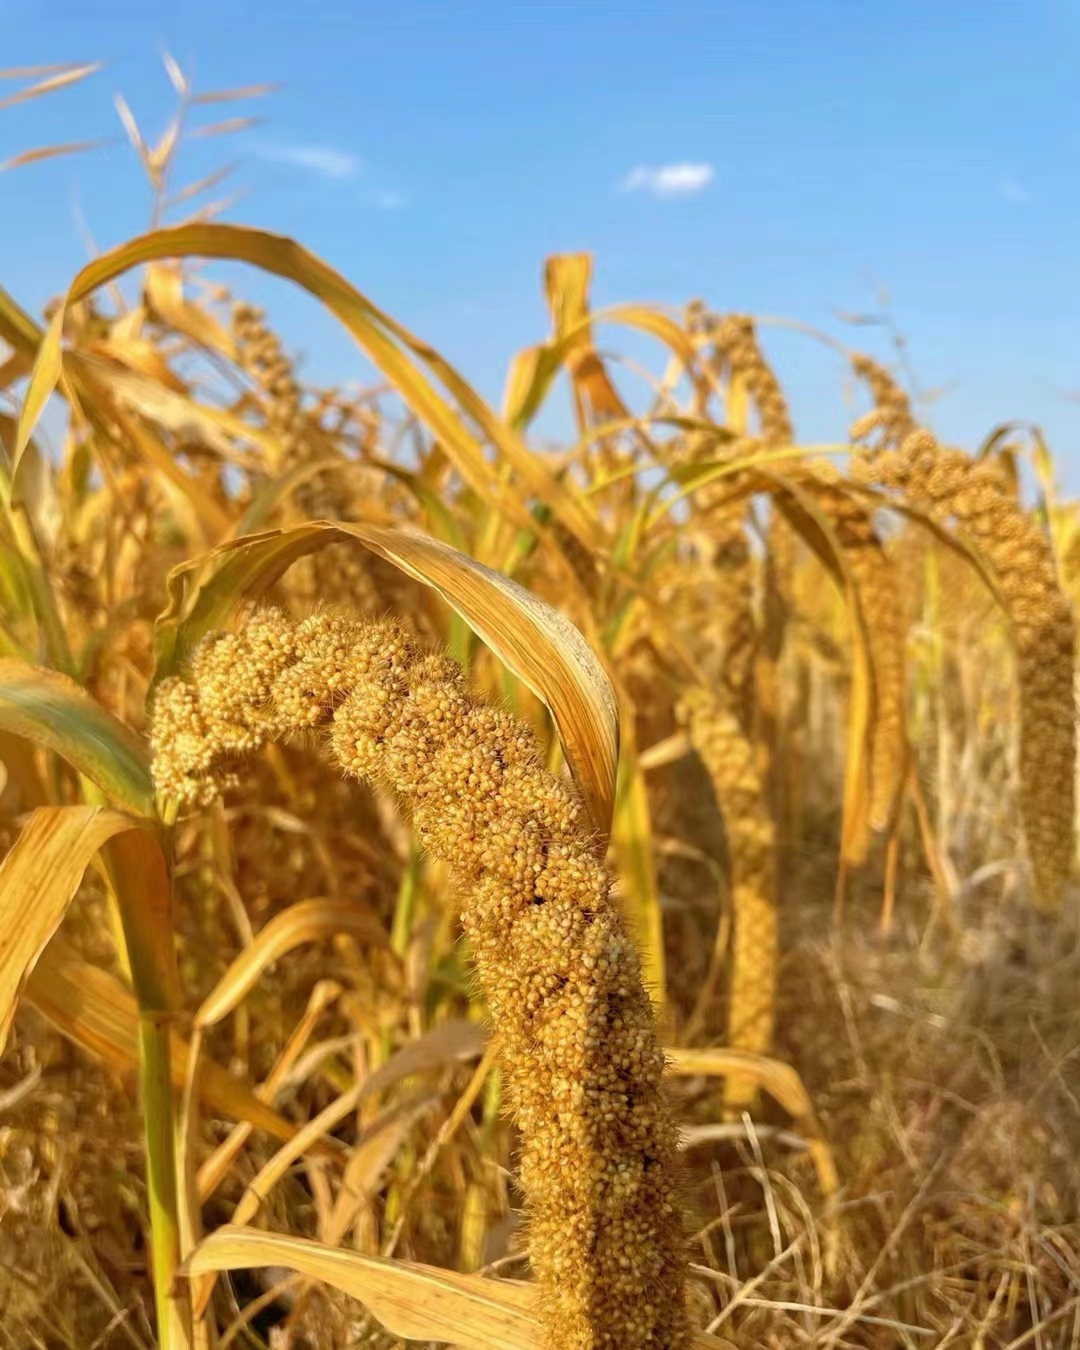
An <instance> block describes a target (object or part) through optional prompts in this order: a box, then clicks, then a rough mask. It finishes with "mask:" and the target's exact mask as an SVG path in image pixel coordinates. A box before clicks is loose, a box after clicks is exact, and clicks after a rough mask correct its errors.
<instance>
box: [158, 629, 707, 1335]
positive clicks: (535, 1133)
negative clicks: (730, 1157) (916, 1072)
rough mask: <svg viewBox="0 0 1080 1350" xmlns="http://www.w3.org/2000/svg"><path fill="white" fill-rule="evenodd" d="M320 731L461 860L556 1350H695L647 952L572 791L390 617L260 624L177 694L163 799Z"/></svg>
mask: <svg viewBox="0 0 1080 1350" xmlns="http://www.w3.org/2000/svg"><path fill="white" fill-rule="evenodd" d="M305 729H313V730H321V731H322V733H323V735H324V737H325V740H326V743H327V744H328V746H329V749H330V751H331V753H332V755H333V757H334V759H335V760H336V761H337V762H338V763H339V764H340V765H341V766H342V767H343V768H344V769H345V771H346V772H347V773H349V774H351V775H354V776H356V777H358V778H363V779H367V780H369V781H371V782H373V783H374V784H376V785H379V786H381V787H383V788H385V789H388V790H389V791H390V792H392V793H393V794H395V795H396V796H397V797H399V798H400V799H401V800H402V801H403V802H404V803H406V805H407V807H408V809H409V811H410V812H411V817H412V823H413V829H414V831H415V833H416V836H417V839H418V841H419V843H420V844H421V845H422V847H424V848H425V849H427V850H428V851H429V852H430V853H431V854H432V855H433V856H434V857H436V858H440V859H443V860H445V861H446V862H448V863H450V864H451V865H452V868H453V869H454V872H455V874H456V877H457V880H458V881H459V883H461V896H462V898H461V919H462V925H463V928H464V931H465V934H466V936H467V937H468V939H469V940H470V942H471V947H472V951H473V956H474V960H475V964H476V971H477V975H478V979H479V984H480V987H481V989H482V991H483V994H484V996H485V998H486V1000H487V1002H488V1005H489V1007H490V1009H491V1014H492V1020H493V1025H494V1030H495V1034H496V1035H497V1036H498V1038H499V1044H500V1048H501V1054H502V1058H503V1064H504V1066H505V1072H506V1076H507V1080H508V1088H509V1097H510V1102H511V1107H512V1111H513V1115H514V1119H515V1121H516V1123H517V1125H518V1127H519V1129H520V1133H521V1181H522V1186H523V1189H524V1191H525V1194H526V1198H527V1201H528V1207H529V1211H530V1230H529V1250H530V1255H531V1259H532V1263H533V1266H534V1269H535V1271H536V1274H537V1277H538V1280H539V1282H540V1285H541V1288H542V1291H543V1297H542V1302H541V1313H542V1317H543V1321H544V1326H545V1331H546V1335H547V1340H548V1344H549V1345H550V1346H551V1347H552V1348H553V1350H556V1347H557V1350H601V1347H609V1348H610V1350H615V1347H620V1348H621V1350H630V1348H631V1347H655V1350H661V1348H663V1350H679V1347H683V1346H685V1345H687V1344H688V1343H689V1329H688V1322H687V1314H686V1306H685V1291H684V1264H685V1255H684V1251H683V1241H684V1238H683V1229H682V1216H681V1212H680V1206H679V1203H678V1197H677V1188H676V1132H675V1126H674V1123H673V1121H672V1119H671V1117H670V1115H669V1114H668V1111H667V1108H666V1105H665V1102H664V1097H663V1090H662V1084H661V1079H662V1075H663V1068H664V1055H663V1050H662V1048H661V1046H660V1044H659V1042H658V1040H657V1036H656V1031H655V1027H654V1023H653V1013H652V1008H651V1004H650V1001H649V997H648V994H647V993H646V991H645V989H644V987H643V984H642V978H641V969H640V964H639V959H638V955H637V952H636V950H635V948H634V946H633V943H632V942H631V940H630V938H629V937H628V935H627V932H626V930H625V928H624V925H623V921H622V919H621V917H620V914H619V910H618V908H617V905H616V903H615V901H614V899H613V897H612V894H611V882H610V879H609V878H608V876H607V874H606V872H605V870H604V866H603V863H602V861H601V859H600V858H599V857H598V855H597V850H596V845H595V842H594V838H593V835H592V832H591V830H590V828H589V826H588V824H587V823H586V820H585V816H584V813H583V808H582V806H581V804H580V802H579V800H578V797H577V795H576V793H575V792H574V790H573V789H572V788H571V787H570V786H569V785H568V784H567V783H565V782H564V781H563V780H561V779H559V778H557V777H555V776H554V775H553V774H551V773H549V772H548V771H547V770H546V769H545V768H544V766H543V762H542V758H541V754H540V750H539V746H538V744H537V741H536V738H535V736H534V735H533V733H532V731H531V730H530V729H529V728H528V727H527V726H526V725H525V724H524V723H522V722H521V721H519V720H518V719H517V718H515V717H513V716H511V715H510V714H509V713H507V712H504V711H501V710H498V709H495V708H492V707H490V706H488V705H487V704H485V703H484V702H483V701H481V700H480V699H478V698H477V697H475V696H473V695H471V694H470V693H469V692H468V690H467V688H466V684H465V679H464V676H463V674H462V671H461V669H460V668H459V667H458V666H457V665H456V664H455V663H454V662H453V661H451V660H450V659H448V658H447V657H445V656H443V655H440V654H435V653H432V652H429V651H425V650H424V649H422V648H421V647H420V646H419V645H418V644H416V643H415V642H414V641H413V640H412V639H411V638H410V637H409V635H408V634H407V632H406V630H405V629H404V628H403V627H402V626H401V625H400V624H398V623H395V622H387V621H379V622H366V621H362V620H359V619H354V618H345V617H340V616H334V615H331V614H329V613H319V614H315V615H313V616H311V617H309V618H307V619H304V620H302V621H301V622H299V623H293V622H292V621H290V620H289V619H288V618H287V617H286V616H285V615H283V614H282V613H280V612H277V611H274V610H268V611H264V612H261V613H258V614H256V615H254V616H253V617H252V618H251V619H250V620H249V621H248V622H247V623H246V624H245V625H244V626H243V627H242V628H241V629H240V630H239V631H237V632H235V633H221V634H215V635H211V636H210V637H208V638H207V639H205V640H204V642H203V643H202V644H201V645H200V646H199V648H198V649H197V651H196V652H195V654H194V657H193V659H192V662H191V668H190V674H188V675H186V676H184V677H174V678H171V679H169V680H166V681H163V682H162V684H161V685H160V687H159V689H158V691H157V696H156V699H155V704H154V710H153V726H152V741H153V748H154V773H155V779H156V782H157V785H158V788H159V791H160V792H161V793H163V794H164V795H166V796H168V797H172V798H176V799H178V800H179V801H181V802H187V803H206V802H208V801H209V800H211V799H212V798H213V797H214V796H215V795H216V794H217V793H218V792H219V791H220V790H221V789H222V788H223V787H225V786H227V785H229V784H230V783H231V782H234V781H235V770H236V759H237V756H238V755H241V754H244V753H247V752H250V751H252V750H255V749H256V748H258V747H259V746H261V745H263V744H265V743H267V742H270V741H273V740H277V739H279V738H281V737H284V736H288V735H290V734H292V733H295V732H302V731H304V730H305Z"/></svg>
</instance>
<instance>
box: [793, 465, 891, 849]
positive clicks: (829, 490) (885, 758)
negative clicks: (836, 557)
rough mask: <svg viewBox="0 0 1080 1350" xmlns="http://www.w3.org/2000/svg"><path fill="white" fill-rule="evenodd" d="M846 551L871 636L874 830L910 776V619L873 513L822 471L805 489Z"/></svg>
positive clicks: (885, 823) (883, 825)
mask: <svg viewBox="0 0 1080 1350" xmlns="http://www.w3.org/2000/svg"><path fill="white" fill-rule="evenodd" d="M805 486H806V488H807V490H808V491H809V493H810V494H811V495H812V496H813V497H814V499H815V501H816V502H817V504H818V506H819V507H820V508H821V510H822V512H823V513H824V514H825V515H826V516H827V517H828V520H829V524H830V525H831V527H832V529H833V532H834V533H835V535H836V539H837V542H838V543H839V545H840V548H841V549H842V551H843V555H844V561H845V563H846V564H847V567H848V570H849V572H850V575H851V581H852V585H853V587H854V590H855V596H856V601H857V603H858V605H859V609H860V612H861V615H862V620H863V622H864V623H865V625H866V628H867V632H868V635H869V643H868V657H869V665H870V679H871V685H872V695H873V716H872V718H871V723H870V727H869V746H868V751H869V778H870V792H869V798H870V800H869V809H868V823H869V825H870V827H871V829H874V830H885V829H887V828H889V826H890V824H891V823H892V821H893V820H894V818H895V815H896V811H897V808H898V806H899V802H900V794H901V791H902V789H903V785H904V777H905V774H906V772H907V725H906V720H907V719H906V698H907V695H906V684H907V681H906V666H907V650H906V619H905V615H904V611H903V603H902V598H901V585H900V577H899V571H898V568H897V567H896V565H895V562H894V561H893V559H892V558H891V557H890V556H889V554H887V553H886V552H885V548H884V546H883V544H882V542H881V538H880V536H879V534H878V531H877V529H876V528H875V526H874V521H873V518H872V516H871V515H870V513H869V512H868V511H867V509H866V507H865V506H864V505H863V503H862V502H860V501H858V500H856V498H854V497H853V496H852V495H851V494H850V493H849V492H846V491H845V490H844V488H843V486H842V485H841V484H840V482H839V481H838V480H837V481H829V478H828V477H827V471H826V472H822V471H820V470H819V471H818V472H817V473H816V474H815V476H814V478H813V479H812V480H810V481H808V482H807V483H806V484H805Z"/></svg>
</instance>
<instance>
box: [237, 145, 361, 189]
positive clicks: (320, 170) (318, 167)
mask: <svg viewBox="0 0 1080 1350" xmlns="http://www.w3.org/2000/svg"><path fill="white" fill-rule="evenodd" d="M256 153H257V154H258V156H259V158H260V159H265V160H269V161H270V162H271V163H272V164H289V165H291V166H292V167H293V168H294V169H306V170H307V171H308V172H309V173H314V174H318V176H319V177H320V178H329V179H336V180H338V181H341V180H342V179H345V178H352V177H353V176H354V175H355V174H357V173H359V171H360V161H359V160H358V159H357V158H356V156H355V155H350V154H347V153H346V152H345V151H344V150H335V149H333V148H332V147H331V146H329V145H261V146H259V148H258V150H257V151H256Z"/></svg>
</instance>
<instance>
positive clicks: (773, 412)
mask: <svg viewBox="0 0 1080 1350" xmlns="http://www.w3.org/2000/svg"><path fill="white" fill-rule="evenodd" d="M712 339H713V342H714V344H715V347H716V353H717V355H718V356H719V357H720V359H721V361H722V362H723V364H724V365H726V366H727V368H728V369H729V370H730V371H731V372H732V373H733V374H735V375H738V376H740V377H741V378H742V379H743V380H745V381H746V388H747V391H748V392H749V394H750V397H751V398H752V399H753V400H754V407H755V408H756V409H757V415H758V427H759V435H760V437H761V440H762V442H763V443H764V444H765V445H768V446H773V447H775V446H781V445H790V444H791V443H792V441H793V440H794V439H795V433H794V431H793V430H792V426H791V415H790V413H789V411H788V405H787V399H785V397H784V392H783V390H782V389H781V388H780V381H779V380H778V379H777V378H776V376H775V374H774V373H773V370H772V367H771V366H770V365H769V363H768V362H767V361H766V360H765V357H764V355H763V354H762V351H761V347H760V346H759V345H758V340H757V333H756V331H755V328H754V321H753V319H752V318H750V316H749V315H747V314H727V315H725V316H724V317H723V318H722V319H720V320H719V322H718V323H717V324H716V326H715V328H713V330H712Z"/></svg>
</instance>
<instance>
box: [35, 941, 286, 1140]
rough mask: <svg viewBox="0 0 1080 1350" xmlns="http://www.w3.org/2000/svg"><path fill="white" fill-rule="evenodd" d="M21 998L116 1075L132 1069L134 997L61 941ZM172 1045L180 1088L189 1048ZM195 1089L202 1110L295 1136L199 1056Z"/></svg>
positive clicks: (278, 1135) (175, 1039) (178, 1042)
mask: <svg viewBox="0 0 1080 1350" xmlns="http://www.w3.org/2000/svg"><path fill="white" fill-rule="evenodd" d="M26 998H27V1001H28V1002H29V1003H32V1004H33V1006H34V1007H35V1008H36V1009H37V1010H38V1012H40V1013H41V1015H42V1016H43V1017H46V1018H48V1020H49V1021H50V1022H51V1023H52V1024H53V1026H55V1027H56V1028H57V1030H58V1031H60V1032H62V1033H63V1035H65V1036H67V1037H68V1039H69V1040H71V1041H73V1042H74V1043H75V1044H76V1045H78V1046H80V1047H81V1048H82V1049H84V1050H87V1051H89V1052H90V1054H92V1055H94V1056H96V1057H97V1058H98V1059H101V1060H103V1061H104V1062H105V1063H106V1064H108V1065H109V1066H110V1067H111V1068H112V1069H114V1070H116V1071H118V1072H121V1073H130V1072H133V1071H134V1069H135V1067H136V1065H137V1063H138V1035H139V1013H138V1008H137V1007H136V1004H135V999H134V998H133V997H132V995H131V992H130V991H129V990H128V989H126V988H125V987H124V986H123V985H122V984H121V983H120V981H119V980H117V979H115V978H114V977H113V976H112V975H110V974H109V972H108V971H106V970H102V969H100V967H98V966H92V965H90V963H89V962H88V961H84V960H83V959H82V957H81V956H79V954H78V953H77V952H76V951H75V950H74V949H73V948H72V947H70V946H69V945H68V944H67V943H66V942H64V941H63V939H62V938H59V937H55V938H53V940H52V942H50V943H49V945H48V946H47V947H46V948H45V950H44V951H43V952H42V953H41V956H40V958H39V959H38V962H37V965H36V966H35V967H34V969H33V970H32V972H31V974H30V977H29V979H28V981H27V983H26ZM171 1041H172V1053H171V1055H170V1061H171V1066H172V1079H173V1085H174V1087H176V1088H177V1089H182V1088H183V1087H184V1086H185V1082H186V1065H187V1062H188V1053H189V1051H188V1045H187V1043H186V1041H185V1040H184V1039H183V1037H181V1036H179V1035H176V1034H174V1035H173V1036H172V1038H171ZM198 1090H199V1095H200V1097H201V1099H202V1100H203V1101H204V1102H205V1103H206V1104H207V1106H209V1107H210V1108H211V1109H212V1110H214V1111H215V1112H217V1113H219V1114H221V1115H223V1116H226V1117H228V1118H230V1119H232V1120H244V1121H248V1122H249V1123H250V1124H252V1125H254V1126H255V1128H256V1129H260V1130H265V1131H266V1133H267V1134H269V1135H271V1136H272V1137H273V1138H275V1139H281V1140H284V1141H287V1140H289V1139H292V1137H293V1136H294V1135H295V1134H296V1126H295V1125H292V1124H291V1123H290V1122H289V1121H287V1120H285V1119H283V1117H281V1116H279V1115H278V1113H277V1112H276V1111H273V1110H271V1108H270V1107H268V1106H267V1105H265V1103H263V1102H261V1101H260V1100H259V1099H258V1097H256V1096H255V1095H254V1093H252V1092H250V1091H249V1090H248V1089H247V1088H246V1087H245V1086H244V1085H243V1084H242V1083H240V1082H238V1081H237V1080H236V1079H235V1078H233V1077H232V1075H231V1074H229V1073H227V1072H226V1071H225V1070H224V1069H223V1068H222V1067H221V1066H220V1065H219V1064H215V1063H214V1062H213V1061H212V1060H207V1059H205V1058H204V1059H203V1061H202V1063H201V1065H200V1066H199V1082H198Z"/></svg>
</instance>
